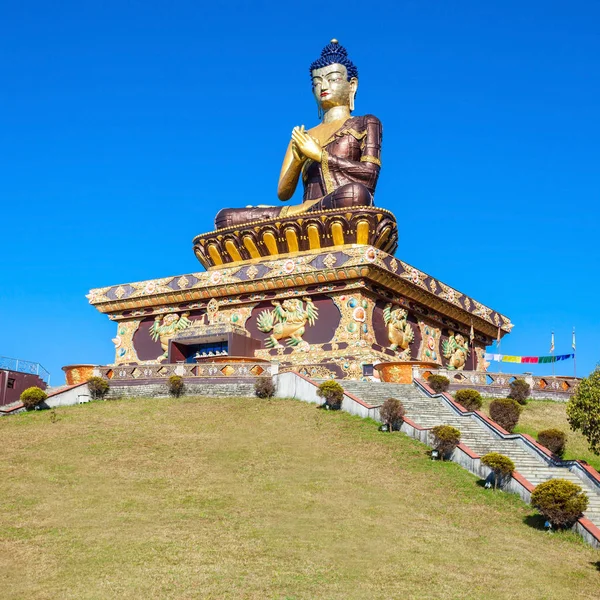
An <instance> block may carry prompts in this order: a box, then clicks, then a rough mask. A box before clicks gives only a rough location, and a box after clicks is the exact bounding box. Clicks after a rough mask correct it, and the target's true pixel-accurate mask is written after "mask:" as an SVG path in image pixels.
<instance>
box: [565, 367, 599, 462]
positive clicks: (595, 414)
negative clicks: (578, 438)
mask: <svg viewBox="0 0 600 600" xmlns="http://www.w3.org/2000/svg"><path fill="white" fill-rule="evenodd" d="M567 420H568V421H569V425H570V426H571V429H573V430H575V431H581V433H582V434H583V436H584V437H585V439H586V440H587V442H588V445H589V447H590V450H591V451H592V452H593V453H594V454H600V365H598V366H597V367H596V368H595V369H594V371H593V373H591V374H590V375H588V376H587V377H584V378H583V379H582V380H581V381H580V382H579V385H578V386H577V389H576V390H575V393H574V394H573V396H571V398H569V401H568V402H567Z"/></svg>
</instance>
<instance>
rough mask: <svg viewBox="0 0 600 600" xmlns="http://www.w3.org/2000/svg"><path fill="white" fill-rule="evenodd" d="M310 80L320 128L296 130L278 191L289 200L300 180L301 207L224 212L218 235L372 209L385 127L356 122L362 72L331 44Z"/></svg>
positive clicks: (313, 68) (374, 119)
mask: <svg viewBox="0 0 600 600" xmlns="http://www.w3.org/2000/svg"><path fill="white" fill-rule="evenodd" d="M310 74H311V78H312V90H313V95H314V97H315V100H316V102H317V106H318V111H319V117H320V119H321V122H320V123H319V124H318V125H317V126H316V127H313V128H312V129H309V130H305V128H304V125H302V126H299V127H294V129H293V130H292V135H291V140H290V142H289V144H288V147H287V151H286V153H285V157H284V159H283V165H282V167H281V174H280V176H279V186H278V189H277V195H278V197H279V199H280V200H281V201H283V202H285V201H287V200H290V198H291V197H292V196H293V195H294V192H295V191H296V187H297V185H298V180H299V179H300V177H302V183H303V184H304V195H303V201H302V204H300V205H298V206H285V207H278V206H264V205H261V206H252V207H247V208H226V209H223V210H221V211H220V212H219V213H218V214H217V217H216V219H215V226H216V228H217V229H222V228H226V227H231V226H234V225H239V224H241V223H247V222H249V221H256V220H258V219H268V218H273V217H286V216H292V215H298V214H302V213H308V212H313V211H318V210H323V209H337V208H352V207H356V206H372V205H373V194H374V193H375V186H376V185H377V178H378V176H379V169H380V167H381V123H380V121H379V119H377V117H374V116H373V115H365V116H364V117H356V116H352V112H353V111H354V98H355V96H356V91H357V89H358V70H357V68H356V66H355V65H354V64H353V63H352V61H351V60H350V59H349V58H348V53H347V51H346V49H345V48H344V47H343V46H341V45H340V44H339V43H338V41H337V40H331V42H330V43H329V44H327V46H325V48H323V50H322V52H321V56H320V58H318V59H317V60H315V61H314V62H313V63H312V64H311V66H310Z"/></svg>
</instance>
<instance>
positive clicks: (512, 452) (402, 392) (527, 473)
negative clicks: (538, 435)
mask: <svg viewBox="0 0 600 600" xmlns="http://www.w3.org/2000/svg"><path fill="white" fill-rule="evenodd" d="M342 385H343V387H344V390H345V391H346V392H349V393H350V394H354V395H355V396H357V397H358V398H360V399H361V400H363V401H364V402H367V403H369V404H373V405H379V404H382V403H383V402H384V401H385V400H386V399H387V398H390V397H392V398H397V399H398V400H400V401H401V402H402V404H403V405H404V408H405V410H406V416H407V417H408V418H409V419H411V420H412V421H414V422H415V423H416V424H417V425H419V426H421V427H423V428H425V429H430V428H431V427H435V426H436V425H452V426H453V427H456V428H457V429H458V430H459V431H460V432H461V442H462V443H464V444H465V445H466V446H468V447H469V448H470V449H471V450H472V451H473V452H475V453H476V454H478V455H479V456H483V455H484V454H487V453H488V452H499V453H500V454H504V455H505V456H508V457H509V458H510V459H511V460H512V461H513V462H514V463H515V466H516V468H517V471H518V472H519V473H520V474H521V475H522V476H523V477H525V479H527V480H528V481H529V482H530V483H531V484H532V485H534V486H535V485H538V484H539V483H541V482H542V481H547V480H549V479H558V478H560V479H567V480H568V481H572V482H573V483H576V484H577V485H580V486H581V487H582V488H583V489H584V490H585V492H586V494H587V495H588V498H589V505H588V510H587V511H586V512H585V516H586V517H587V518H588V519H590V521H592V522H593V523H594V524H595V525H596V526H600V490H599V488H598V487H596V486H594V485H593V483H592V482H588V481H585V479H581V478H580V477H578V476H577V475H576V474H575V473H572V472H571V471H570V470H569V468H568V467H567V466H554V465H552V464H549V463H548V462H547V461H546V460H544V458H543V457H542V456H540V455H539V454H538V453H537V452H536V451H535V450H534V449H528V448H527V447H526V446H525V445H524V444H523V442H521V441H519V440H518V439H515V438H512V439H502V438H501V437H500V436H498V435H497V434H495V433H494V432H493V431H492V430H491V429H490V428H488V427H487V426H486V425H485V424H483V423H482V422H481V421H480V420H479V419H477V418H476V417H475V416H463V415H461V414H458V413H457V412H455V411H454V410H453V409H452V408H450V407H449V406H448V405H447V404H446V403H445V402H444V401H443V400H442V399H440V398H430V397H429V396H427V395H426V394H425V393H424V392H423V391H421V390H420V389H419V388H418V387H417V386H416V385H402V384H394V383H373V382H366V381H344V382H342Z"/></svg>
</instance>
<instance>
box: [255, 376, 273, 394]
mask: <svg viewBox="0 0 600 600" xmlns="http://www.w3.org/2000/svg"><path fill="white" fill-rule="evenodd" d="M254 393H255V394H256V396H258V397H259V398H272V397H273V396H274V395H275V384H274V383H273V379H272V378H271V377H259V378H258V379H257V380H256V381H255V382H254Z"/></svg>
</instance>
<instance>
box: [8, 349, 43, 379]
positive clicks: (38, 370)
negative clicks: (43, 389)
mask: <svg viewBox="0 0 600 600" xmlns="http://www.w3.org/2000/svg"><path fill="white" fill-rule="evenodd" d="M0 371H16V372H17V373H27V374H29V375H37V376H38V377H39V378H40V379H41V380H42V381H45V382H46V383H50V373H48V371H46V369H44V367H42V365H40V363H36V362H31V361H29V360H22V359H20V358H8V357H7V356H0Z"/></svg>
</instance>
